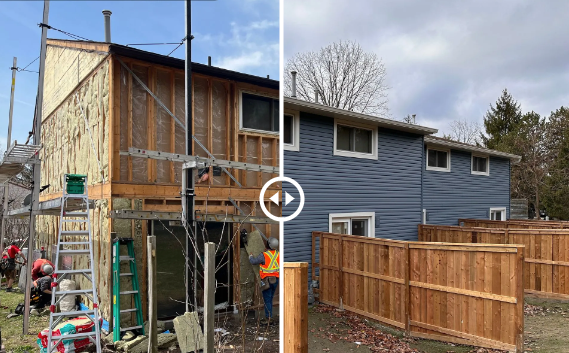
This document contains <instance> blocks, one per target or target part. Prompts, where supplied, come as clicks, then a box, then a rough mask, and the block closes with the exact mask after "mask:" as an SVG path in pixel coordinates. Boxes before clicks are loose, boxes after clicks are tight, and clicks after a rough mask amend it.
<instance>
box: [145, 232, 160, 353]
mask: <svg viewBox="0 0 569 353" xmlns="http://www.w3.org/2000/svg"><path fill="white" fill-rule="evenodd" d="M146 258H147V264H148V324H149V325H148V326H149V331H150V332H147V333H146V334H147V335H148V352H151V353H157V352H158V333H157V332H158V331H157V328H156V316H157V308H158V297H157V296H156V236H154V235H151V236H149V237H147V238H146Z"/></svg>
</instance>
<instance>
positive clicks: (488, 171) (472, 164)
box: [470, 153, 490, 176]
mask: <svg viewBox="0 0 569 353" xmlns="http://www.w3.org/2000/svg"><path fill="white" fill-rule="evenodd" d="M474 157H479V158H486V173H484V172H476V171H474V170H472V169H473V167H474ZM470 173H471V174H474V175H484V176H489V175H490V156H489V155H487V154H478V153H472V154H471V156H470Z"/></svg>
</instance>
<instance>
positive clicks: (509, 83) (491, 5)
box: [284, 0, 569, 132]
mask: <svg viewBox="0 0 569 353" xmlns="http://www.w3.org/2000/svg"><path fill="white" fill-rule="evenodd" d="M568 14H569V1H401V0H398V1H377V0H357V1H353V0H352V1H347V0H342V1H339V0H329V1H325V2H322V1H320V0H286V2H285V3H284V26H285V27H284V51H285V53H284V56H285V60H286V58H288V57H291V56H292V55H294V54H295V53H297V52H303V51H316V50H318V49H319V48H321V47H322V46H325V45H327V44H329V43H332V42H334V41H340V40H353V41H356V42H358V43H360V45H361V46H362V47H363V49H364V50H366V51H370V52H374V53H377V55H378V56H380V57H381V58H382V59H383V62H384V63H385V65H386V68H387V82H388V85H389V86H390V87H391V89H390V91H389V107H390V112H391V115H392V117H393V118H396V119H401V118H402V117H404V116H406V115H407V114H417V123H419V124H421V125H427V126H431V127H435V128H438V129H439V130H440V132H445V131H448V125H449V123H450V122H452V121H453V120H457V119H461V120H474V121H478V122H480V123H482V118H483V116H484V113H485V112H486V111H487V110H488V108H489V104H490V103H494V102H496V100H497V99H498V98H499V97H500V95H501V92H502V90H503V89H504V88H507V89H508V91H510V92H511V94H512V95H513V97H514V98H515V99H517V100H518V101H519V102H520V103H521V106H522V110H523V111H524V112H526V111H531V110H534V111H536V112H537V113H539V114H542V115H549V114H550V112H551V111H552V110H556V109H558V108H559V107H561V106H562V105H564V106H568V105H569V38H568V37H569V21H568V20H567V15H568Z"/></svg>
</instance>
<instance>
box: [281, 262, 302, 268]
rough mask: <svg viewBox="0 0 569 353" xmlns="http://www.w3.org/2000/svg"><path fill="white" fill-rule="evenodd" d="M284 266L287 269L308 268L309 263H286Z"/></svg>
mask: <svg viewBox="0 0 569 353" xmlns="http://www.w3.org/2000/svg"><path fill="white" fill-rule="evenodd" d="M283 266H284V267H285V268H304V267H306V268H308V262H285V263H284V264H283Z"/></svg>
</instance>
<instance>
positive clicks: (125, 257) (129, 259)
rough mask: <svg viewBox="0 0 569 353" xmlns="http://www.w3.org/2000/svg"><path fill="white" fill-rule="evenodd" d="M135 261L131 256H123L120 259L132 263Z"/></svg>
mask: <svg viewBox="0 0 569 353" xmlns="http://www.w3.org/2000/svg"><path fill="white" fill-rule="evenodd" d="M132 260H134V257H130V256H121V257H120V261H132Z"/></svg>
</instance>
